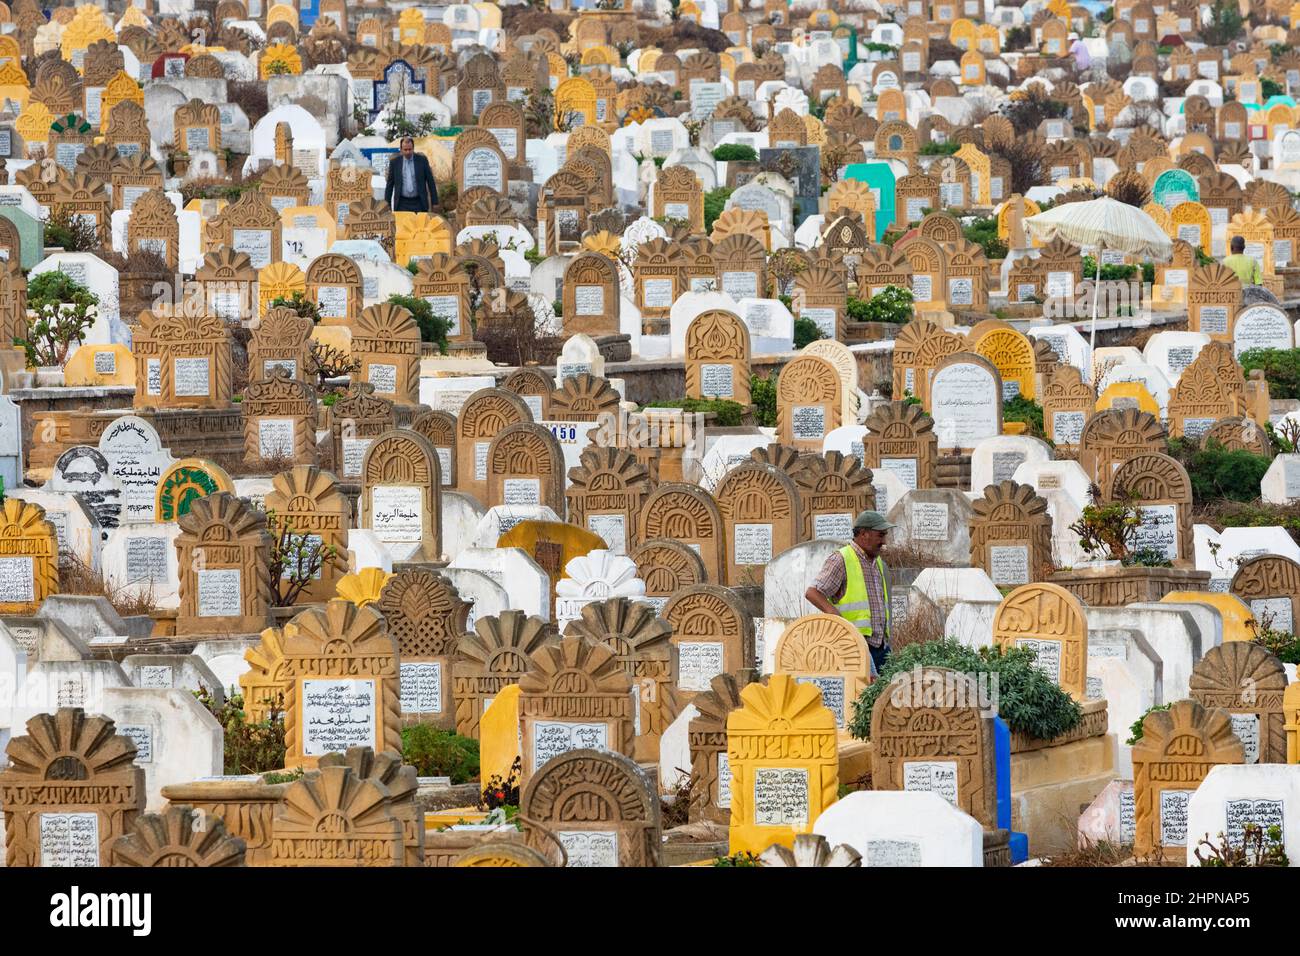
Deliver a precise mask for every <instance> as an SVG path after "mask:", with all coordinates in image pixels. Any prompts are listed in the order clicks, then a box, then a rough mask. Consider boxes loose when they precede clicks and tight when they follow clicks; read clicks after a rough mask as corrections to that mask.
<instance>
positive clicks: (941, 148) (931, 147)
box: [921, 142, 961, 156]
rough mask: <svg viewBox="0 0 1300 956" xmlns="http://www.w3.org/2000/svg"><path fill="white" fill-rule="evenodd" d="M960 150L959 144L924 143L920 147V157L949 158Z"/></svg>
mask: <svg viewBox="0 0 1300 956" xmlns="http://www.w3.org/2000/svg"><path fill="white" fill-rule="evenodd" d="M959 149H961V143H955V142H947V143H933V142H932V143H926V144H925V145H924V146H922V147H921V155H922V156H951V155H952V154H953V153H955V152H957V150H959Z"/></svg>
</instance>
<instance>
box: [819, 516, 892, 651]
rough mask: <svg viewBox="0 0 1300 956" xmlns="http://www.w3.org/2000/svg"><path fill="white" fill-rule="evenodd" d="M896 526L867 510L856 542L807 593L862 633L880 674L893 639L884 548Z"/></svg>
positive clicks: (826, 568) (842, 551)
mask: <svg viewBox="0 0 1300 956" xmlns="http://www.w3.org/2000/svg"><path fill="white" fill-rule="evenodd" d="M894 527H896V525H892V524H890V523H889V522H888V521H886V520H885V516H884V515H882V514H881V513H880V512H878V511H864V512H862V514H860V515H858V517H857V519H856V520H855V521H854V522H853V540H852V541H850V542H849V543H848V544H846V545H845V546H844V547H842V548H840V549H839V550H838V551H836V552H835V553H834V554H832V555H831V556H830V557H828V558H827V559H826V563H825V564H823V565H822V569H821V571H819V572H818V573H817V577H815V578H813V583H812V587H810V588H809V589H808V590H807V591H805V592H804V597H805V598H807V599H808V603H809V604H811V605H812V606H813V607H815V608H817V610H819V611H822V612H824V613H826V614H838V615H839V616H840V617H842V618H844V619H845V620H846V621H849V622H851V623H852V624H853V625H854V627H856V628H857V629H858V631H859V632H861V634H862V636H863V637H864V638H866V641H867V648H868V649H869V650H870V651H871V664H872V668H871V670H872V672H873V673H877V674H878V673H879V672H880V671H881V669H883V668H884V666H885V661H887V660H888V659H889V637H890V626H889V625H890V620H889V615H890V609H889V572H888V569H887V568H886V567H885V562H884V559H883V558H881V557H880V549H881V548H883V547H884V546H885V538H886V537H887V536H888V534H889V531H890V529H891V528H894Z"/></svg>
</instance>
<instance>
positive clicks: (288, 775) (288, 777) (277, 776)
mask: <svg viewBox="0 0 1300 956" xmlns="http://www.w3.org/2000/svg"><path fill="white" fill-rule="evenodd" d="M305 776H307V773H306V771H304V770H303V769H302V767H294V768H293V769H292V770H289V771H286V772H284V773H275V772H273V773H264V774H262V783H293V782H294V781H296V780H301V779H302V778H303V777H305Z"/></svg>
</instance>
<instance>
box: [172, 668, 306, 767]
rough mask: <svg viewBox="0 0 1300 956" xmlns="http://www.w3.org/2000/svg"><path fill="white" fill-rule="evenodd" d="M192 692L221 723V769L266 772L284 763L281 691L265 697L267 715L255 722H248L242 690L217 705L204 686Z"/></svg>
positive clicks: (282, 701)
mask: <svg viewBox="0 0 1300 956" xmlns="http://www.w3.org/2000/svg"><path fill="white" fill-rule="evenodd" d="M194 696H195V697H196V698H197V699H198V702H199V703H200V704H202V705H203V706H204V707H206V708H207V709H208V712H209V713H211V714H212V716H213V717H215V718H216V719H217V723H219V724H221V729H222V732H223V735H224V737H225V748H224V754H225V763H224V767H223V772H224V773H226V774H232V775H234V774H247V773H266V772H267V771H269V770H279V769H281V768H283V767H284V757H285V753H286V748H285V742H284V694H277V695H276V696H275V697H274V698H268V699H267V700H266V701H265V703H267V704H269V705H270V709H269V710H268V711H267V717H266V719H265V720H260V721H256V722H254V723H249V722H248V717H247V715H246V714H245V712H244V697H243V695H242V694H231V695H230V696H229V697H227V698H226V702H225V703H224V704H222V705H221V706H220V707H218V706H217V704H216V702H215V701H214V700H213V697H212V695H211V694H210V693H208V691H207V690H206V689H200V690H198V691H196V692H195V694H194Z"/></svg>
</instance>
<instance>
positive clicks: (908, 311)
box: [845, 285, 912, 325]
mask: <svg viewBox="0 0 1300 956" xmlns="http://www.w3.org/2000/svg"><path fill="white" fill-rule="evenodd" d="M845 314H846V315H847V316H848V319H849V321H851V322H892V323H893V324H895V325H904V324H906V323H907V322H909V321H911V319H912V290H911V289H904V288H902V287H901V286H896V285H887V286H885V287H884V288H883V289H881V290H880V291H879V292H878V293H876V294H875V295H873V296H872V297H871V298H869V299H857V298H854V297H853V296H849V298H848V301H847V302H846V304H845Z"/></svg>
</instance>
